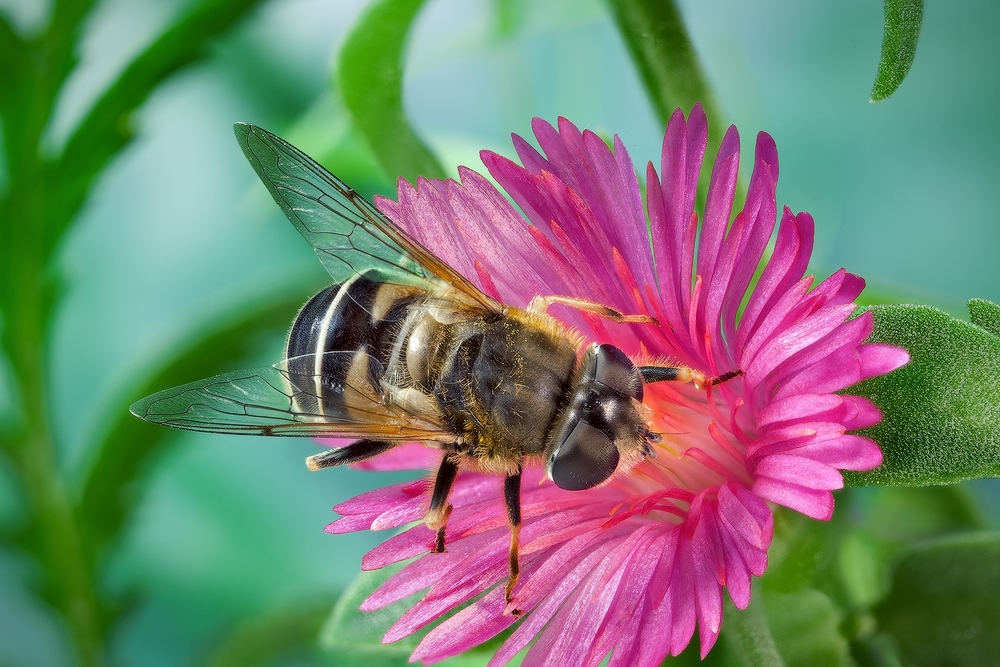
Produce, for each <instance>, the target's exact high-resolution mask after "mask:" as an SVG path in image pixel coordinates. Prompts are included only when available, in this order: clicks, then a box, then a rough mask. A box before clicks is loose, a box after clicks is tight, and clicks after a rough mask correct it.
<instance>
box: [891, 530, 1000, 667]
mask: <svg viewBox="0 0 1000 667" xmlns="http://www.w3.org/2000/svg"><path fill="white" fill-rule="evenodd" d="M997 600H1000V536H998V535H996V534H993V533H978V534H971V535H970V534H966V535H961V536H958V537H952V538H947V539H942V540H938V541H936V542H933V543H930V544H924V545H921V546H919V547H915V548H913V549H911V550H910V551H909V552H907V553H906V555H905V556H903V557H902V558H901V559H900V561H899V564H898V565H897V567H896V569H895V572H894V574H893V577H892V586H891V592H890V593H889V596H888V597H887V598H886V599H885V600H884V601H883V602H882V603H881V604H880V605H879V606H878V607H876V608H875V610H874V612H875V617H876V619H877V621H878V625H879V629H880V630H881V631H882V632H885V633H887V634H889V635H890V636H891V637H892V638H893V639H894V640H895V644H896V646H897V647H898V649H899V651H900V653H901V654H902V656H903V658H904V660H903V662H904V664H909V665H963V666H964V667H975V666H976V665H995V664H996V661H997V656H1000V605H998V604H997Z"/></svg>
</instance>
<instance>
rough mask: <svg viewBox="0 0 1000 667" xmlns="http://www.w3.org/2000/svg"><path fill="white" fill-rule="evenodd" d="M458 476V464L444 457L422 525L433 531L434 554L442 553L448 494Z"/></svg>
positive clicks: (446, 521) (448, 513)
mask: <svg viewBox="0 0 1000 667" xmlns="http://www.w3.org/2000/svg"><path fill="white" fill-rule="evenodd" d="M456 475H458V464H457V463H455V462H454V461H453V460H452V458H451V457H450V456H448V455H445V457H444V458H443V459H441V465H440V466H439V467H438V471H437V475H435V477H434V490H433V491H432V492H431V505H430V507H429V508H428V509H427V514H426V515H425V516H424V523H426V524H427V527H428V528H430V529H431V530H433V531H435V533H436V535H435V538H434V553H439V554H440V553H444V551H445V549H444V529H445V526H446V525H447V523H448V517H449V516H451V505H449V504H448V494H450V493H451V487H452V486H453V485H454V484H455V477H456Z"/></svg>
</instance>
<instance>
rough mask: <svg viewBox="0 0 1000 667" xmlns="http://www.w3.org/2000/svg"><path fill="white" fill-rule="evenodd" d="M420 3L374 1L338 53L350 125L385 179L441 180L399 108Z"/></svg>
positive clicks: (434, 162)
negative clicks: (409, 38)
mask: <svg viewBox="0 0 1000 667" xmlns="http://www.w3.org/2000/svg"><path fill="white" fill-rule="evenodd" d="M423 4H424V0H376V2H373V3H372V4H371V5H370V6H369V7H368V9H367V10H365V12H364V14H363V15H362V16H361V19H360V20H359V21H358V23H357V25H355V26H354V29H353V30H351V33H350V35H348V37H347V40H346V42H345V43H344V46H343V47H342V49H341V51H340V63H339V72H338V74H339V83H340V92H341V95H342V96H343V99H344V104H345V105H346V106H347V109H348V111H350V113H351V117H352V119H353V120H354V124H355V126H356V127H357V129H358V130H359V131H360V132H361V134H362V135H364V137H365V140H366V141H367V142H368V145H369V146H370V147H371V149H372V152H373V153H374V154H375V157H376V159H377V160H378V162H379V164H380V165H381V166H382V168H383V169H384V170H385V172H386V174H387V175H389V176H390V177H395V176H402V177H404V178H406V179H409V180H410V181H415V180H416V178H417V176H427V177H429V178H444V169H442V168H441V165H440V164H439V163H438V161H437V158H435V157H434V155H433V154H432V153H431V152H430V150H429V149H428V148H427V147H426V146H425V145H424V143H423V142H422V141H421V140H420V137H418V136H417V134H416V132H415V131H414V130H413V128H412V127H410V123H409V121H408V120H407V118H406V112H405V111H404V110H403V56H404V53H405V48H406V37H407V34H408V33H409V31H410V27H411V26H412V24H413V21H414V19H415V18H416V16H417V14H418V13H419V11H420V8H421V7H422V6H423Z"/></svg>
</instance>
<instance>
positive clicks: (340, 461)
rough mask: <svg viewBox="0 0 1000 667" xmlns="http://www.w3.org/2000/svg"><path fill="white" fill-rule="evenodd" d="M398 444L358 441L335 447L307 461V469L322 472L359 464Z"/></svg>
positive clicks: (383, 441) (380, 441)
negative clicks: (336, 467)
mask: <svg viewBox="0 0 1000 667" xmlns="http://www.w3.org/2000/svg"><path fill="white" fill-rule="evenodd" d="M397 444H399V443H397V442H390V441H388V440H358V441H357V442H352V443H351V444H349V445H346V446H344V447H335V448H334V449H328V450H327V451H325V452H320V453H319V454H313V455H312V456H310V457H309V458H307V459H306V467H307V468H309V469H310V470H320V469H322V468H332V467H334V466H340V465H344V464H347V463H357V462H358V461H364V460H365V459H370V458H372V457H373V456H378V455H379V454H382V453H384V452H387V451H389V450H390V449H392V448H393V447H395V446H396V445H397Z"/></svg>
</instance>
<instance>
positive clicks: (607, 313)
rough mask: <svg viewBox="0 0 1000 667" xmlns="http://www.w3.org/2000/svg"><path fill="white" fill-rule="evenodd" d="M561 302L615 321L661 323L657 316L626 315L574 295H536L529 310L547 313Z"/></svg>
mask: <svg viewBox="0 0 1000 667" xmlns="http://www.w3.org/2000/svg"><path fill="white" fill-rule="evenodd" d="M555 303H558V304H561V305H563V306H569V307H570V308H575V309H577V310H582V311H584V312H587V313H594V314H595V315H599V316H600V317H606V318H608V319H609V320H612V321H614V322H619V323H621V322H636V323H639V324H659V322H657V321H656V318H655V317H652V316H651V315H626V314H625V313H623V312H621V311H620V310H615V309H614V308H611V307H610V306H605V305H604V304H602V303H597V302H596V301H588V300H587V299H578V298H576V297H572V296H554V295H549V296H536V297H535V298H533V299H532V300H531V303H529V304H528V310H529V311H531V312H533V313H545V312H548V310H549V306H551V305H552V304H555Z"/></svg>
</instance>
